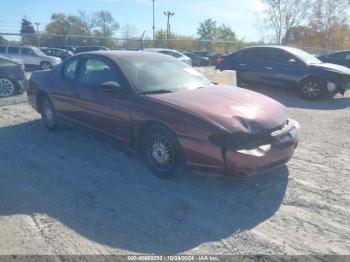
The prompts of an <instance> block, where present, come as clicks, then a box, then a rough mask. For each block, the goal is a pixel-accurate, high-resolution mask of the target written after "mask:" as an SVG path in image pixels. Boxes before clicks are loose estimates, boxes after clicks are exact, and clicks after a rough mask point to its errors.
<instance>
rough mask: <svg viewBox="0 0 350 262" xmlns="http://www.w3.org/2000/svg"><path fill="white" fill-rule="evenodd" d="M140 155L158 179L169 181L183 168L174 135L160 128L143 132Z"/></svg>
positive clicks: (153, 127) (180, 152)
mask: <svg viewBox="0 0 350 262" xmlns="http://www.w3.org/2000/svg"><path fill="white" fill-rule="evenodd" d="M140 150H141V152H140V153H141V155H142V157H143V159H144V161H145V162H146V164H147V166H148V167H149V168H150V169H151V171H152V172H153V173H154V174H155V175H156V176H158V177H160V178H163V179H169V178H172V177H174V176H175V174H176V173H177V172H178V171H180V170H181V169H182V168H183V167H184V156H183V153H182V148H181V145H180V144H179V142H178V141H177V139H176V137H175V134H173V132H172V131H170V130H169V129H167V128H165V127H162V126H158V125H157V126H152V127H150V128H148V129H147V130H145V132H144V133H143V135H142V138H141V146H140Z"/></svg>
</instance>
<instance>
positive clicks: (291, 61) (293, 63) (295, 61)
mask: <svg viewBox="0 0 350 262" xmlns="http://www.w3.org/2000/svg"><path fill="white" fill-rule="evenodd" d="M288 64H290V65H297V64H298V62H297V60H295V59H294V58H292V59H289V60H288Z"/></svg>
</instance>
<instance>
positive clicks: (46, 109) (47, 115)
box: [40, 96, 58, 131]
mask: <svg viewBox="0 0 350 262" xmlns="http://www.w3.org/2000/svg"><path fill="white" fill-rule="evenodd" d="M40 110H41V118H42V120H43V122H44V125H45V127H46V128H47V129H48V130H50V131H56V130H57V127H58V121H57V116H56V110H55V108H54V106H53V104H52V102H51V100H50V98H49V97H48V96H44V97H42V99H41V106H40Z"/></svg>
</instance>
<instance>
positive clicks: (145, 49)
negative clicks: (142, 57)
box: [143, 48, 181, 54]
mask: <svg viewBox="0 0 350 262" xmlns="http://www.w3.org/2000/svg"><path fill="white" fill-rule="evenodd" d="M143 50H144V51H155V52H157V51H171V52H175V53H179V54H181V52H179V51H177V50H173V49H167V48H144V49H143Z"/></svg>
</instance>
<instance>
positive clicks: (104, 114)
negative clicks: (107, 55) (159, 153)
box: [78, 56, 131, 142]
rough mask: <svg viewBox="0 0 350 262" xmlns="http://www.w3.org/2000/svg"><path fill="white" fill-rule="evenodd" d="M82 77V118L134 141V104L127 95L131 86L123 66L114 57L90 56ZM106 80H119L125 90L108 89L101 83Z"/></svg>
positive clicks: (104, 130)
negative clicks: (120, 66) (132, 133)
mask: <svg viewBox="0 0 350 262" xmlns="http://www.w3.org/2000/svg"><path fill="white" fill-rule="evenodd" d="M78 79H79V92H80V93H79V96H80V99H81V103H80V104H79V107H80V109H79V111H80V112H81V115H80V117H81V120H82V121H83V122H84V123H85V124H86V125H88V126H90V127H92V128H93V129H96V130H98V131H101V132H103V133H107V134H109V135H111V136H114V137H116V138H118V139H120V140H122V141H125V142H129V141H131V123H130V110H129V108H130V104H129V102H128V99H127V96H125V95H124V94H125V93H124V92H125V91H126V90H127V86H126V80H125V79H124V77H123V74H122V72H121V70H120V69H119V68H118V67H117V66H116V65H115V64H114V63H113V62H112V61H109V60H107V59H102V58H99V57H88V56H87V57H86V58H85V59H84V61H82V63H81V66H80V70H79V77H78ZM106 82H114V83H118V84H119V85H120V90H122V91H123V89H124V92H119V91H120V90H119V91H118V90H115V91H114V90H104V89H103V88H101V85H102V84H103V83H106ZM121 93H123V95H122V94H121Z"/></svg>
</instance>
